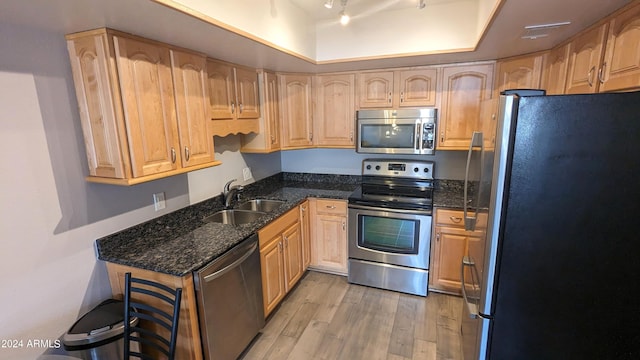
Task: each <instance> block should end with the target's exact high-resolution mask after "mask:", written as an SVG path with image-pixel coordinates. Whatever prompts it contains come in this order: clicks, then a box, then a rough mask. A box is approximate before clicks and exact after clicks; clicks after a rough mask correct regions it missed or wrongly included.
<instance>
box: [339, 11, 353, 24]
mask: <svg viewBox="0 0 640 360" xmlns="http://www.w3.org/2000/svg"><path fill="white" fill-rule="evenodd" d="M349 20H351V18H350V17H349V15H347V14H345V13H344V11H341V12H340V24H342V25H347V24H348V23H349Z"/></svg>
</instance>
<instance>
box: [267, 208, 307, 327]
mask: <svg viewBox="0 0 640 360" xmlns="http://www.w3.org/2000/svg"><path fill="white" fill-rule="evenodd" d="M299 214H300V210H299V208H298V207H296V208H293V209H291V210H289V211H288V212H286V213H285V214H284V215H282V216H280V217H279V218H278V219H276V220H274V221H273V222H271V223H270V224H269V225H267V226H265V227H263V228H262V229H260V230H258V239H259V240H258V241H259V243H260V268H261V271H262V298H263V305H264V316H265V317H266V316H268V315H269V314H270V313H271V312H272V311H273V309H275V308H276V306H278V304H279V303H280V301H281V300H282V298H284V296H285V295H286V293H287V292H288V291H289V290H291V288H293V286H294V285H295V284H296V283H297V282H298V280H300V278H301V277H302V274H303V273H304V268H303V256H302V253H303V251H302V248H303V245H302V244H303V242H302V236H301V231H300V221H299Z"/></svg>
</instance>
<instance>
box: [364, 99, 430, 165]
mask: <svg viewBox="0 0 640 360" xmlns="http://www.w3.org/2000/svg"><path fill="white" fill-rule="evenodd" d="M436 114H437V111H436V109H434V108H424V109H396V110H359V111H358V112H357V113H356V123H357V134H358V136H357V140H358V143H357V145H356V151H357V152H359V153H366V154H433V153H434V152H435V139H436Z"/></svg>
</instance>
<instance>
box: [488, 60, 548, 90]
mask: <svg viewBox="0 0 640 360" xmlns="http://www.w3.org/2000/svg"><path fill="white" fill-rule="evenodd" d="M543 60H544V55H542V54H535V55H531V56H526V57H518V58H514V59H508V60H502V61H499V62H498V64H497V68H496V73H497V76H496V81H497V84H496V87H497V88H498V94H499V93H500V91H503V90H507V89H539V88H540V79H541V75H542V62H543Z"/></svg>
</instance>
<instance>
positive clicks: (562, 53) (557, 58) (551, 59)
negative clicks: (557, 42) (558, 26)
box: [542, 44, 569, 95]
mask: <svg viewBox="0 0 640 360" xmlns="http://www.w3.org/2000/svg"><path fill="white" fill-rule="evenodd" d="M568 66H569V44H565V45H562V46H559V47H557V48H554V49H552V50H551V51H549V54H548V55H547V61H546V63H545V66H544V71H543V74H542V88H543V89H545V90H546V91H547V94H548V95H560V94H564V89H565V87H566V84H567V68H568Z"/></svg>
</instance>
